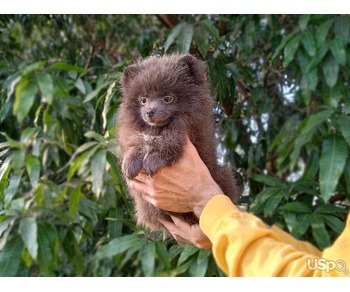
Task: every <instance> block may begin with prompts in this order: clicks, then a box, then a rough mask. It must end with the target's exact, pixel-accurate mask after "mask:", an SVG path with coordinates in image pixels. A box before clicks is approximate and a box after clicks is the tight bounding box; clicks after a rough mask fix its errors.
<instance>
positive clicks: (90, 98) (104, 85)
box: [84, 82, 110, 103]
mask: <svg viewBox="0 0 350 292" xmlns="http://www.w3.org/2000/svg"><path fill="white" fill-rule="evenodd" d="M109 85H110V83H109V82H105V83H102V84H101V85H99V86H97V88H96V89H94V90H93V91H91V92H90V93H89V94H88V95H87V96H86V97H85V99H84V103H88V102H89V101H91V100H92V99H93V98H95V97H96V96H97V95H98V94H99V93H100V91H101V90H102V89H104V88H106V87H107V86H109Z"/></svg>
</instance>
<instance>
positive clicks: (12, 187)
mask: <svg viewBox="0 0 350 292" xmlns="http://www.w3.org/2000/svg"><path fill="white" fill-rule="evenodd" d="M21 178H22V173H18V174H12V175H11V177H10V183H9V186H8V187H7V189H6V191H5V207H8V206H9V205H10V204H11V201H12V199H13V198H14V196H15V195H16V194H17V190H18V187H19V184H20V183H21Z"/></svg>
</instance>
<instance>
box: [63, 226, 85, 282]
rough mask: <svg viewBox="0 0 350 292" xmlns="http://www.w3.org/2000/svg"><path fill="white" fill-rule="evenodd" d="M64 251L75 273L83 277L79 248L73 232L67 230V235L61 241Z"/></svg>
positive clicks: (82, 263) (82, 264) (82, 259)
mask: <svg viewBox="0 0 350 292" xmlns="http://www.w3.org/2000/svg"><path fill="white" fill-rule="evenodd" d="M62 245H63V248H64V251H65V252H66V254H67V258H68V260H69V261H70V262H71V263H72V264H73V266H74V269H75V272H76V273H77V274H78V275H80V276H83V271H84V258H83V255H82V253H81V250H80V246H79V244H78V242H77V239H76V237H75V235H74V232H73V231H72V230H71V229H69V230H68V231H67V235H66V236H65V237H64V240H63V241H62Z"/></svg>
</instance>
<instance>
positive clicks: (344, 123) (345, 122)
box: [336, 115, 350, 145]
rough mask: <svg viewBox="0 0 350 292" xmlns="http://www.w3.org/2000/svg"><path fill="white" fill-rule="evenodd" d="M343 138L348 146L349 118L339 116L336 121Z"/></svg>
mask: <svg viewBox="0 0 350 292" xmlns="http://www.w3.org/2000/svg"><path fill="white" fill-rule="evenodd" d="M336 121H337V124H338V125H339V127H340V130H341V133H342V134H343V137H344V138H345V140H346V141H347V142H348V144H349V145H350V116H346V115H341V116H340V117H339V118H338V119H337V120H336Z"/></svg>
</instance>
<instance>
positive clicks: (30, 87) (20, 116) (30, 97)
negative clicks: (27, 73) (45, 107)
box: [13, 78, 38, 123]
mask: <svg viewBox="0 0 350 292" xmlns="http://www.w3.org/2000/svg"><path fill="white" fill-rule="evenodd" d="M37 93H38V85H37V84H36V82H33V81H32V80H30V79H28V78H23V79H22V80H21V81H20V82H19V84H18V85H17V87H16V97H15V103H14V105H13V114H14V115H15V116H16V117H17V120H18V122H19V123H22V122H23V120H24V118H25V117H26V116H27V115H28V113H29V111H30V109H31V107H32V106H33V103H34V99H35V96H36V95H37Z"/></svg>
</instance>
